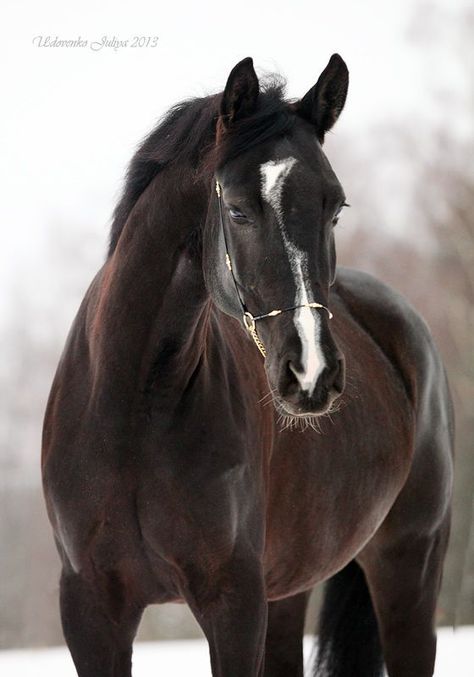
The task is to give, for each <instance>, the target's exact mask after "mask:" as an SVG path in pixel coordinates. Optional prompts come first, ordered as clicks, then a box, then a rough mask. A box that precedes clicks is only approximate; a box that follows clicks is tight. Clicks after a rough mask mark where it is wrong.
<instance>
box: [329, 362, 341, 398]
mask: <svg viewBox="0 0 474 677" xmlns="http://www.w3.org/2000/svg"><path fill="white" fill-rule="evenodd" d="M324 383H325V385H326V387H327V388H328V389H329V390H330V389H333V390H334V391H335V392H336V393H338V394H339V395H340V394H341V393H342V391H343V390H344V360H343V359H338V360H337V361H336V363H335V364H334V366H333V367H332V368H330V369H328V368H327V369H326V371H325V373H324Z"/></svg>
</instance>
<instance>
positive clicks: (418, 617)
mask: <svg viewBox="0 0 474 677" xmlns="http://www.w3.org/2000/svg"><path fill="white" fill-rule="evenodd" d="M448 530H449V528H448V525H447V524H445V525H444V526H443V527H441V528H440V529H439V530H438V531H437V532H436V533H434V534H432V535H430V536H424V537H422V538H420V537H418V538H417V537H416V536H412V537H411V538H407V539H404V540H403V541H402V542H398V543H396V544H391V545H390V546H387V547H383V546H382V547H380V546H379V547H376V548H368V551H367V553H365V554H363V556H362V560H363V562H362V565H363V568H364V571H365V574H366V577H367V581H368V585H369V588H370V593H371V596H372V599H373V603H374V607H375V611H376V615H377V620H378V625H379V629H380V638H381V642H382V648H383V653H384V658H385V664H386V667H387V671H388V674H389V677H431V676H432V675H433V671H434V663H435V656H436V631H435V610H436V601H437V597H438V593H439V588H440V584H441V575H442V566H443V560H444V555H445V551H446V543H447V534H448Z"/></svg>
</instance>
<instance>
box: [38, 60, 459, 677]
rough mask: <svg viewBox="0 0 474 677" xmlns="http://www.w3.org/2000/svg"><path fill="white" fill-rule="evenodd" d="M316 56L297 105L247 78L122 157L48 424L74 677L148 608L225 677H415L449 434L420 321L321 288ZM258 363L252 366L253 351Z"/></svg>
mask: <svg viewBox="0 0 474 677" xmlns="http://www.w3.org/2000/svg"><path fill="white" fill-rule="evenodd" d="M347 87H348V71H347V68H346V65H345V63H344V61H343V60H342V59H341V57H340V56H338V55H334V56H332V57H331V59H330V61H329V64H328V65H327V67H326V69H325V70H324V71H323V73H322V74H321V76H320V78H319V80H318V82H317V83H316V85H315V86H314V87H313V88H312V89H310V90H309V92H308V93H307V94H306V96H304V97H303V98H302V99H301V100H298V101H293V102H288V101H286V100H285V99H284V96H283V93H282V87H281V84H280V83H279V80H276V79H274V80H270V81H267V83H266V85H261V84H260V83H259V80H258V78H257V76H256V74H255V71H254V69H253V65H252V60H251V59H249V58H247V59H244V60H243V61H241V62H240V63H239V64H237V66H235V68H234V69H233V70H232V72H231V74H230V76H229V79H228V82H227V85H226V87H225V90H224V92H223V93H221V94H217V95H215V96H209V97H205V98H202V99H194V100H191V101H187V102H185V103H183V104H180V105H178V106H176V107H175V108H173V109H172V110H171V111H170V112H169V113H168V115H167V116H166V118H165V119H164V121H163V122H162V123H161V124H160V125H159V127H158V128H157V129H156V130H155V131H154V132H152V134H151V135H150V136H149V137H148V138H147V139H146V140H145V142H144V143H143V144H142V146H141V147H140V149H139V150H138V152H137V154H136V155H135V157H134V159H133V160H132V163H131V165H130V169H129V172H128V177H127V181H126V186H125V190H124V193H123V197H122V199H121V200H120V202H119V204H118V206H117V209H116V212H115V215H114V222H113V227H112V234H111V244H110V251H109V255H108V258H107V260H106V262H105V264H104V265H103V267H102V268H101V270H100V271H99V273H98V274H97V276H96V278H95V279H94V281H93V282H92V285H91V286H90V288H89V290H88V292H87V294H86V297H85V299H84V301H83V303H82V305H81V308H80V310H79V313H78V315H77V318H76V320H75V322H74V325H73V328H72V330H71V333H70V335H69V338H68V341H67V345H66V348H65V351H64V354H63V356H62V358H61V361H60V364H59V367H58V371H57V374H56V377H55V380H54V383H53V386H52V391H51V395H50V399H49V403H48V407H47V412H46V419H45V425H44V445H43V461H42V463H43V477H44V490H45V496H46V501H47V506H48V511H49V516H50V519H51V523H52V525H53V529H54V534H55V538H56V544H57V547H58V550H59V554H60V557H61V560H62V565H63V569H62V577H61V586H60V589H61V603H60V605H61V616H62V623H63V629H64V635H65V638H66V641H67V643H68V646H69V649H70V651H71V654H72V656H73V659H74V662H75V665H76V668H77V671H78V674H79V675H80V677H99V676H100V677H127V676H129V675H130V674H131V655H132V642H133V638H134V635H135V633H136V630H137V626H138V624H139V621H140V617H141V614H142V612H143V609H144V608H145V607H146V606H147V605H149V604H156V603H161V602H186V603H187V604H188V605H189V606H190V608H191V610H192V612H193V613H194V615H195V617H196V619H197V620H198V622H199V624H200V626H201V628H202V629H203V631H204V633H205V635H206V637H207V639H208V642H209V647H210V655H211V663H212V673H213V675H214V676H215V677H224V676H225V677H256V676H257V675H258V676H260V677H261V676H263V675H265V677H277V676H279V677H298V676H301V675H302V674H303V656H302V635H303V623H304V616H305V608H306V603H307V600H308V596H309V594H310V591H311V590H312V589H313V588H314V586H315V585H316V584H318V583H320V582H322V581H326V580H327V581H328V583H327V586H326V592H325V600H324V603H323V608H322V613H321V620H320V628H319V652H318V658H317V661H316V667H315V670H316V674H317V675H326V676H329V675H330V676H331V677H335V676H339V677H341V676H344V677H349V676H350V677H357V676H364V677H366V676H367V677H368V676H371V677H372V676H375V675H380V674H381V673H382V670H383V662H384V661H385V665H386V668H387V670H388V673H389V675H390V677H428V676H429V675H432V673H433V665H434V660H435V651H436V635H435V629H434V614H435V606H436V600H437V596H438V591H439V586H440V581H441V573H442V565H443V559H444V555H445V551H446V544H447V540H448V532H449V520H450V501H451V485H452V448H453V432H452V431H453V415H452V407H451V401H450V396H449V391H448V386H447V381H446V377H445V372H444V369H443V366H442V364H441V361H440V358H439V356H438V353H437V352H436V349H435V347H434V345H433V341H432V339H431V337H430V334H429V331H428V329H427V327H426V325H425V324H424V322H423V320H422V319H420V317H419V316H418V315H417V314H416V313H415V311H414V310H413V309H412V308H411V307H410V306H409V305H408V304H407V302H406V301H405V300H404V299H403V298H401V297H400V296H399V295H398V294H397V293H396V292H394V291H393V290H391V289H389V288H387V287H386V286H385V285H384V284H382V283H381V282H379V281H377V280H375V279H374V278H373V277H370V276H369V275H366V274H364V273H360V272H355V271H352V270H347V269H337V270H336V255H335V245H334V226H335V224H336V222H337V219H338V215H339V213H340V211H341V209H342V207H343V206H344V204H345V196H344V192H343V189H342V187H341V185H340V183H339V181H338V180H337V178H336V176H335V174H334V172H333V170H332V169H331V166H330V164H329V162H328V160H327V159H326V156H325V155H324V153H323V150H322V147H321V145H322V143H323V140H324V135H325V133H326V132H327V131H328V130H329V129H330V128H331V127H332V126H333V124H334V123H335V121H336V120H337V118H338V116H339V114H340V112H341V110H342V108H343V106H344V103H345V98H346V93H347ZM262 355H263V356H262Z"/></svg>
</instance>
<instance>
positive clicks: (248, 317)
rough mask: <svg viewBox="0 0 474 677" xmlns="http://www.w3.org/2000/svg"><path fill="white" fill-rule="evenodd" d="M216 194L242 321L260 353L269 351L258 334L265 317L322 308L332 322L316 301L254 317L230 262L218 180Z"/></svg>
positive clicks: (330, 314)
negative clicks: (241, 292)
mask: <svg viewBox="0 0 474 677" xmlns="http://www.w3.org/2000/svg"><path fill="white" fill-rule="evenodd" d="M216 193H217V202H218V205H219V220H220V226H221V230H222V234H223V236H224V244H225V262H226V265H227V268H228V269H229V271H230V274H231V275H232V280H233V282H234V287H235V291H236V293H237V298H238V299H239V303H240V307H241V308H242V320H243V323H244V326H245V328H246V329H247V331H248V333H249V334H250V336H251V337H252V338H253V340H254V342H255V345H256V346H257V348H258V349H259V351H260V352H261V353H262V355H263V357H264V358H265V357H266V356H267V351H266V350H265V346H264V345H263V343H262V341H261V339H260V337H259V335H258V334H257V328H256V325H255V323H256V322H257V320H263V319H264V318H265V317H276V316H277V315H281V313H286V312H288V311H290V310H297V309H298V308H322V309H323V310H325V311H326V312H327V314H328V316H329V319H330V320H331V319H332V317H333V314H332V313H331V311H330V310H329V308H327V307H326V306H323V304H322V303H317V302H316V301H313V302H312V303H301V304H300V305H299V306H291V307H290V308H281V309H279V308H278V309H276V310H271V311H270V312H269V313H264V314H263V315H252V313H251V312H250V311H249V310H248V308H247V306H246V305H245V303H244V301H243V299H242V297H241V295H240V291H239V287H238V285H237V280H236V279H235V275H234V270H233V267H232V262H231V260H230V256H229V246H228V243H227V234H226V230H225V226H224V215H223V210H222V197H221V187H220V184H219V182H218V181H217V180H216Z"/></svg>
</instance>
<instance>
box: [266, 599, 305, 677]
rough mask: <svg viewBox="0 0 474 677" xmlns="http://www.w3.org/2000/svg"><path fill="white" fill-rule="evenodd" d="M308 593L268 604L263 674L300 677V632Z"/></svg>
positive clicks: (301, 648) (275, 676)
mask: <svg viewBox="0 0 474 677" xmlns="http://www.w3.org/2000/svg"><path fill="white" fill-rule="evenodd" d="M309 594H310V593H309V592H302V593H300V594H299V595H295V596H294V597H288V598H286V599H282V600H278V601H276V602H270V603H269V604H268V627H267V638H266V643H265V671H264V675H265V677H303V665H304V663H303V632H304V621H305V615H306V606H307V603H308V599H309Z"/></svg>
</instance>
